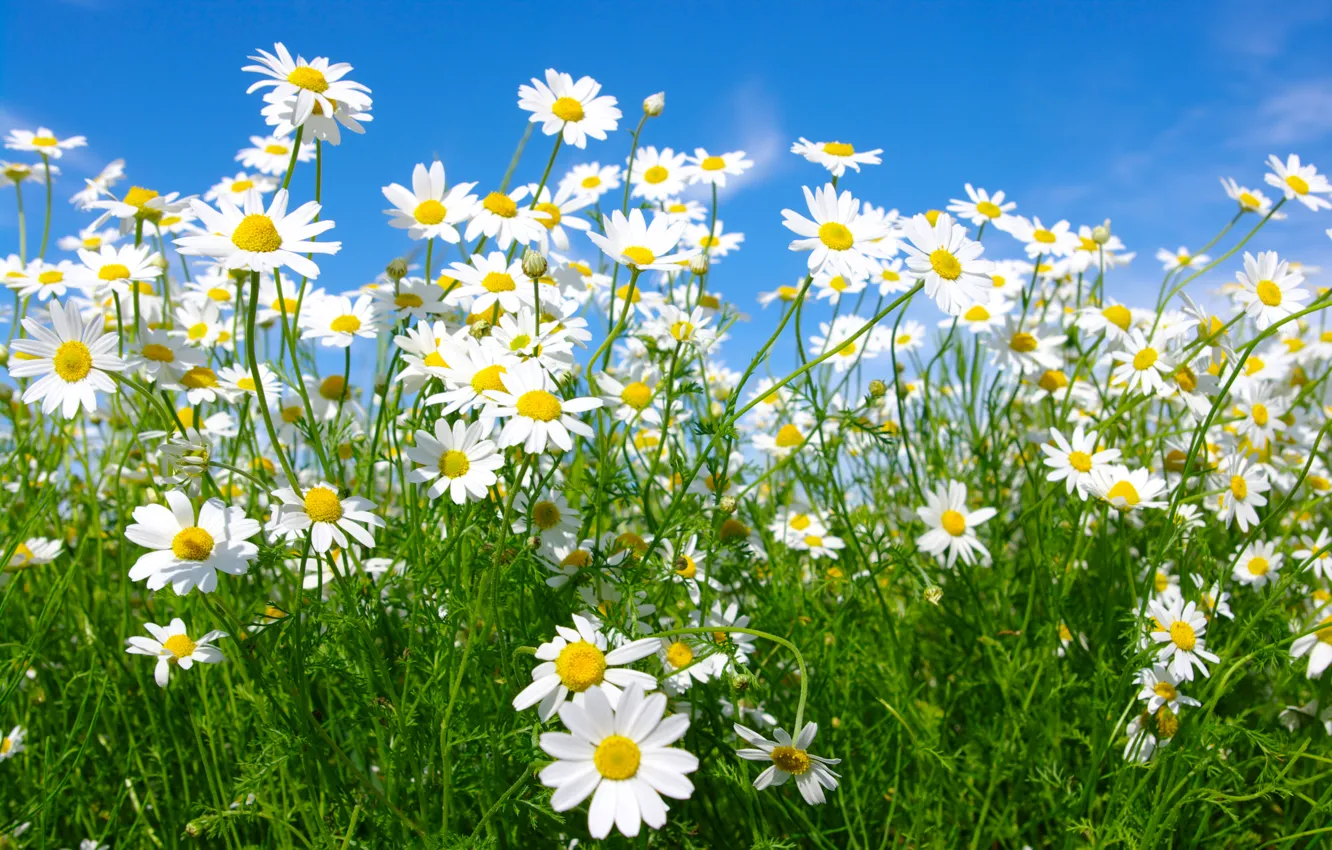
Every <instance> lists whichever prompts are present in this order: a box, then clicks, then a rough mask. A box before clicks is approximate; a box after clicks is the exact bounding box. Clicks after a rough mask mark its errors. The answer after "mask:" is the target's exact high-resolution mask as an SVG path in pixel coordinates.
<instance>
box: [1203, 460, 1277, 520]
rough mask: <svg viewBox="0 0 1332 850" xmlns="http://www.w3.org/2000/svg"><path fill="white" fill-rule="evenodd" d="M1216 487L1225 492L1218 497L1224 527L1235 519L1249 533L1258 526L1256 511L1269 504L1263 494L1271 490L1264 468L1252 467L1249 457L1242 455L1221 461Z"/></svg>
mask: <svg viewBox="0 0 1332 850" xmlns="http://www.w3.org/2000/svg"><path fill="white" fill-rule="evenodd" d="M1213 485H1214V486H1215V487H1216V488H1217V489H1219V490H1224V491H1225V492H1223V493H1221V494H1220V495H1218V496H1217V501H1216V517H1217V519H1218V520H1220V521H1221V524H1222V525H1230V521H1231V520H1232V519H1234V520H1235V523H1236V524H1237V525H1238V526H1239V530H1240V531H1242V532H1247V531H1248V530H1249V528H1250V527H1251V526H1254V525H1256V524H1257V523H1258V511H1257V510H1256V508H1261V507H1262V506H1263V505H1266V504H1267V497H1266V496H1264V495H1263V493H1266V492H1267V491H1268V490H1270V489H1271V488H1272V485H1271V484H1270V483H1268V480H1267V476H1266V475H1265V474H1264V473H1263V468H1262V467H1261V466H1257V465H1250V464H1249V460H1248V458H1246V457H1244V456H1243V455H1231V456H1230V457H1228V458H1226V459H1225V460H1224V461H1222V463H1221V466H1220V467H1219V469H1218V474H1217V475H1216V476H1215V477H1214V478H1213Z"/></svg>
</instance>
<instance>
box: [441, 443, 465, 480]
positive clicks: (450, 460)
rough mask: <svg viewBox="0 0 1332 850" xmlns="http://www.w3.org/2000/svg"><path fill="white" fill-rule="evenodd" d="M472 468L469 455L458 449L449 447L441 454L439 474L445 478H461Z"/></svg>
mask: <svg viewBox="0 0 1332 850" xmlns="http://www.w3.org/2000/svg"><path fill="white" fill-rule="evenodd" d="M471 468H472V462H471V461H469V460H468V459H467V455H466V454H464V453H463V452H460V451H458V450H456V449H449V450H448V451H446V452H445V453H444V454H442V455H440V456H439V474H440V475H443V476H444V477H445V478H461V477H462V476H464V475H466V474H467V470H469V469H471Z"/></svg>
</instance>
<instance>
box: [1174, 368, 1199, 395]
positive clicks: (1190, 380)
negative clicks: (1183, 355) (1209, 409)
mask: <svg viewBox="0 0 1332 850" xmlns="http://www.w3.org/2000/svg"><path fill="white" fill-rule="evenodd" d="M1175 383H1177V384H1179V388H1180V389H1181V390H1183V391H1184V392H1186V393H1191V392H1193V391H1194V390H1196V389H1198V376H1197V375H1196V374H1194V372H1193V370H1192V369H1190V368H1189V367H1188V366H1181V367H1179V370H1178V371H1177V372H1175Z"/></svg>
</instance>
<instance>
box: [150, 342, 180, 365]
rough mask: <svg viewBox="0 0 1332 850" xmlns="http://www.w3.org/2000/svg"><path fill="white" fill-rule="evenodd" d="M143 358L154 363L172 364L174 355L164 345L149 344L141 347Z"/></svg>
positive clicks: (174, 358)
mask: <svg viewBox="0 0 1332 850" xmlns="http://www.w3.org/2000/svg"><path fill="white" fill-rule="evenodd" d="M143 358H144V359H145V360H152V361H153V362H155V363H174V362H175V361H176V354H175V352H173V351H172V350H171V349H170V348H168V347H167V346H165V345H159V344H158V343H155V342H150V343H148V344H147V345H145V346H144V347H143Z"/></svg>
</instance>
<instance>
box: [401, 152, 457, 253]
mask: <svg viewBox="0 0 1332 850" xmlns="http://www.w3.org/2000/svg"><path fill="white" fill-rule="evenodd" d="M475 186H476V184H475V183H459V184H457V185H456V186H454V187H453V188H452V189H446V184H445V181H444V163H442V162H440V161H439V160H435V161H434V162H432V163H431V164H430V168H429V169H428V170H427V169H426V167H425V164H424V163H420V162H418V163H417V164H416V168H414V169H412V188H411V189H410V190H408V189H407V187H405V186H402V185H399V184H397V183H390V184H389V185H387V186H385V187H384V188H383V190H382V191H383V193H384V197H385V198H387V199H388V202H389V203H390V204H393V209H391V210H384V215H387V216H391V217H392V218H391V220H390V221H389V225H390V226H391V227H396V228H398V229H399V230H406V231H407V235H408V236H410V237H411V238H413V239H434V238H435V237H439V238H440V239H443V240H444V241H445V242H453V243H456V242H457V241H458V240H460V239H461V238H462V234H460V233H458V228H457V225H459V224H462V223H463V222H464V221H467V220H468V219H469V218H471V217H472V211H473V210H474V209H475V208H476V196H475V195H473V194H471V191H472V189H473V188H474V187H475Z"/></svg>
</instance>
